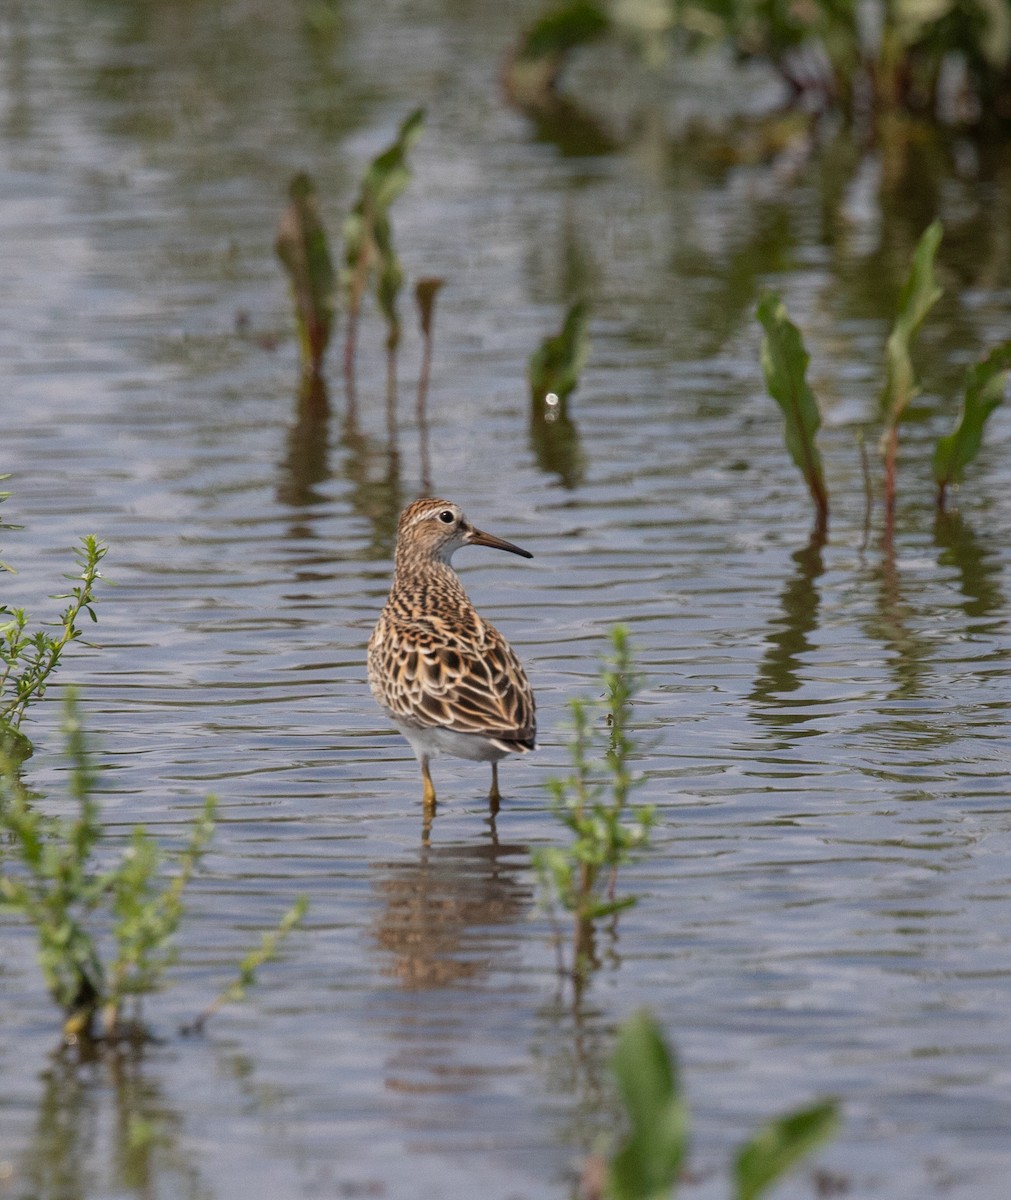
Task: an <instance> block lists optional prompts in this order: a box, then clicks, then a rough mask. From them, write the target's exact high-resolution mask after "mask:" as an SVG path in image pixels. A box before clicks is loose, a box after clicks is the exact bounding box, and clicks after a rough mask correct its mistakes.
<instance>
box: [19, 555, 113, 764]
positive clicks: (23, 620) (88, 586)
mask: <svg viewBox="0 0 1011 1200" xmlns="http://www.w3.org/2000/svg"><path fill="white" fill-rule="evenodd" d="M107 550H108V547H107V546H105V545H103V544H102V543H101V542H100V541H99V540H98V539H97V538H96V537H94V536H92V535H89V536H88V537H85V538H82V539H81V545H80V547H79V548H78V549H77V550H76V551H75V555H74V556H75V558H76V559H77V566H78V568H79V571H78V573H77V574H75V575H68V576H67V578H68V579H71V580H73V581H74V582H75V584H76V586H75V587H73V588H71V590H70V591H69V592H65V593H61V594H60V595H58V596H55V597H54V599H57V600H67V601H68V604H67V606H66V608H65V609H64V610H63V612H62V614H61V615H60V618H59V620H58V621H57V622H56V629H57V632H56V633H54V634H50V633H47V632H46V631H45V630H44V629H38V630H34V631H33V630H30V629H29V616H28V614H27V613H26V612H25V610H24V609H23V608H8V606H7V605H5V604H4V605H0V619H2V618H6V621H5V623H4V624H2V625H0V735H2V736H5V737H6V738H7V739H8V742H9V743H10V745H9V746H8V751H9V752H10V751H11V750H12V749H16V751H17V753H18V754H20V756H21V757H22V758H24V757H25V756H26V754H28V753H30V752H31V744H30V743H29V742H28V740H27V738H25V737H24V736H23V735H21V736H20V737H19V736H18V732H17V731H18V729H19V727H20V725H21V722H22V720H23V718H24V716H25V712H26V710H27V709H28V707H29V705H30V704H32V703H33V702H34V701H35V700H40V699H41V698H42V697H43V696H44V695H45V692H46V686H47V684H48V681H49V677H50V676H51V675H52V673H53V672H54V671H55V670H56V668H57V667H58V666H59V664H60V660H61V658H62V656H63V651H64V650H65V649H66V648H67V646H68V645H70V643H71V642H73V641H76V640H77V639H78V638H80V636H81V630H80V628H79V626H78V621H79V620H80V618H81V615H82V614H83V613H87V615H88V616H89V617H90V618H91V620H92V621H96V620H97V619H98V618H97V617H96V616H95V610H94V607H93V605H94V603H95V588H96V586H97V584H98V581H99V580H100V579H101V578H102V574H101V572H100V571H99V564H100V563H101V561H102V559H103V558H104V557H105V554H106V551H107ZM15 744H16V745H15Z"/></svg>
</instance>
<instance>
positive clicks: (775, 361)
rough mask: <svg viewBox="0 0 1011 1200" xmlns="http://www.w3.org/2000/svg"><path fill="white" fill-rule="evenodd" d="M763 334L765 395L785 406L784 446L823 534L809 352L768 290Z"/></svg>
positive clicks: (762, 307)
mask: <svg viewBox="0 0 1011 1200" xmlns="http://www.w3.org/2000/svg"><path fill="white" fill-rule="evenodd" d="M758 319H759V321H761V322H762V326H763V328H764V329H765V336H764V337H763V338H762V371H763V372H764V374H765V385H766V387H767V388H768V389H769V395H770V396H772V398H773V400H775V401H776V403H777V404H778V405H779V407H780V408H781V409H782V410H783V421H784V434H785V437H786V448H787V450H788V451H789V452H790V457H791V458H792V459H793V461H794V463H795V464H796V466H797V468H798V470H799V471H800V473H801V474H802V475H803V476H804V481H805V483H806V484H807V487H808V491H809V492H810V493H811V499H812V500H813V501H814V507H815V514H816V515H815V528H816V531H817V532H818V534H819V535H820V536H821V537H824V535H825V530H826V529H827V527H828V486H827V484H826V483H825V471H824V468H823V467H822V462H821V454H820V453H819V452H818V446H817V443H816V441H815V438H816V436H817V433H818V430H819V428H820V427H821V413H820V412H819V411H818V401H817V400H816V399H815V397H814V393H813V392H812V391H811V388H810V387H809V386H808V382H807V367H808V363H809V361H810V357H809V355H808V353H807V350H806V349H805V348H804V339H803V338H802V337H801V333H800V330H799V329H798V328H797V326H796V325H794V323H793V322H792V321H791V320H790V318H789V317H788V316H787V312H786V307H785V306H784V304H783V302H782V300H780V298H779V297H778V296H775V295H773V294H772V293H771V292H767V293H766V294H765V295H764V296H763V297H762V298H761V300H759V302H758Z"/></svg>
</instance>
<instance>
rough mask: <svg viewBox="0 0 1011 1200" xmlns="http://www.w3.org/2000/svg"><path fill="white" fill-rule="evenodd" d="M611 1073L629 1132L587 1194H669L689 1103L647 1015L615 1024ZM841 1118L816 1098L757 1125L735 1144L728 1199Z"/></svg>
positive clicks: (792, 1159)
mask: <svg viewBox="0 0 1011 1200" xmlns="http://www.w3.org/2000/svg"><path fill="white" fill-rule="evenodd" d="M613 1068H614V1073H615V1076H616V1078H617V1081H618V1087H619V1090H620V1092H621V1098H622V1100H623V1102H624V1106H625V1112H626V1117H627V1120H628V1126H629V1128H628V1133H627V1135H626V1136H625V1138H624V1140H623V1141H622V1143H621V1145H620V1146H619V1147H618V1149H617V1151H616V1152H615V1153H614V1154H613V1155H612V1156H611V1158H610V1159H609V1160H608V1161H606V1162H600V1161H598V1162H597V1163H595V1164H594V1165H595V1166H596V1168H597V1169H596V1170H595V1171H593V1172H587V1174H588V1175H595V1176H596V1178H597V1181H598V1182H597V1184H596V1186H595V1187H594V1188H593V1189H592V1191H591V1195H590V1196H587V1197H586V1200H591V1198H592V1200H596V1198H597V1197H608V1200H669V1198H670V1197H671V1196H673V1194H674V1190H675V1188H676V1186H677V1182H678V1179H679V1177H680V1175H681V1173H682V1172H683V1170H684V1167H685V1164H686V1162H687V1158H688V1127H689V1113H688V1105H687V1102H686V1100H685V1098H684V1094H683V1092H682V1089H681V1081H680V1078H679V1074H678V1069H677V1063H676V1061H675V1059H674V1056H673V1054H672V1053H671V1051H670V1050H669V1048H668V1047H667V1045H666V1043H665V1041H664V1038H663V1035H662V1033H661V1032H660V1029H659V1027H658V1026H657V1024H656V1022H655V1021H654V1019H653V1017H652V1016H651V1015H650V1014H649V1013H648V1012H646V1011H641V1012H638V1013H636V1014H635V1015H634V1016H632V1017H630V1018H629V1019H628V1020H627V1021H625V1023H624V1024H623V1025H622V1026H621V1029H620V1030H619V1031H618V1042H617V1047H616V1049H615V1052H614V1058H613ZM838 1123H839V1119H838V1111H837V1106H836V1104H835V1102H834V1101H831V1100H827V1101H820V1102H818V1103H817V1104H813V1105H810V1106H808V1107H805V1108H799V1109H796V1110H794V1111H793V1112H790V1113H787V1114H786V1115H785V1116H782V1117H777V1118H775V1119H773V1120H771V1121H769V1122H768V1123H767V1124H765V1125H763V1126H762V1127H761V1128H760V1129H759V1130H758V1131H757V1132H756V1133H755V1134H754V1135H753V1136H752V1137H751V1138H750V1139H749V1140H748V1141H747V1142H746V1143H745V1144H744V1145H743V1146H742V1147H741V1148H740V1150H739V1151H738V1153H737V1154H736V1155H735V1158H734V1165H733V1193H732V1195H733V1198H734V1200H757V1198H758V1197H759V1196H761V1195H762V1194H763V1193H764V1192H766V1191H767V1190H768V1189H769V1188H770V1187H771V1186H772V1185H773V1184H774V1183H776V1182H777V1181H778V1180H779V1179H781V1178H782V1177H783V1175H785V1174H786V1172H787V1171H789V1170H790V1169H791V1168H792V1167H794V1166H796V1164H797V1163H799V1162H800V1161H801V1160H802V1159H804V1158H806V1157H807V1156H808V1155H809V1154H811V1153H812V1151H814V1150H815V1149H817V1147H818V1146H820V1145H821V1144H822V1143H823V1142H825V1141H826V1140H827V1139H828V1138H829V1137H830V1136H831V1135H832V1134H833V1133H834V1132H835V1130H836V1128H837V1126H838Z"/></svg>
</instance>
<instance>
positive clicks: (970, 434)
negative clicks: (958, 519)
mask: <svg viewBox="0 0 1011 1200" xmlns="http://www.w3.org/2000/svg"><path fill="white" fill-rule="evenodd" d="M1009 369H1011V341H1007V342H1002V343H1001V344H1000V345H999V346H996V347H994V349H993V350H991V351H990V353H989V354H988V355H987V356H986V358H984V359H983V361H982V362H978V363H975V364H974V365H973V366H972V367H970V368H969V372H968V375H967V376H966V381H965V398H964V400H963V401H962V413H961V416H960V417H959V419H958V424H957V425H956V426H955V428H954V429H953V430H952V432H951V433H949V434H947V435H946V436H944V437H942V438H939V439H938V442H937V448H936V449H935V451H934V479H935V480H936V482H937V486H938V503H939V504H941V505H942V506H943V504H944V494H945V491H946V489H947V488H948V486H949V485H950V484H953V483H960V482H961V481H962V478H963V476H964V473H965V468H966V467H967V466H968V465H969V463H971V462H972V460H973V459H974V458H975V457H976V455H977V454H978V453H979V450H980V446H981V445H982V444H983V427H984V425H985V424H986V422H987V418H988V417H989V416H990V414H991V413H992V412H993V410H994V409H995V408H996V407H997V406H998V404H1000V403H1001V401H1002V400H1003V399H1004V388H1005V384H1006V383H1007V372H1008V370H1009Z"/></svg>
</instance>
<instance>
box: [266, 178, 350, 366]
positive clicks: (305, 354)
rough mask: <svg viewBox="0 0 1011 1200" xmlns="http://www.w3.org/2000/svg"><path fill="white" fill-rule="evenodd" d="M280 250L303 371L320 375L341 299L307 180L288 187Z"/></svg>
mask: <svg viewBox="0 0 1011 1200" xmlns="http://www.w3.org/2000/svg"><path fill="white" fill-rule="evenodd" d="M275 249H276V251H277V256H278V258H280V260H281V262H282V263H283V265H284V268H285V270H286V271H287V272H288V279H289V281H290V283H291V291H292V296H293V298H294V301H295V318H296V321H297V322H298V340H299V348H300V350H301V354H302V367H303V370H306V371H312V372H314V373H317V374H318V373H319V370H320V368H321V366H322V363H323V355H324V354H325V353H326V348H327V344H328V343H329V341H330V334H331V332H332V330H333V323H334V314H335V311H336V297H335V285H334V269H333V263H332V261H331V259H330V250H329V247H328V245H327V238H326V231H325V230H324V228H323V224H322V222H321V221H320V217H319V202H318V200H317V196H316V188H315V187H314V185H313V182H312V180H311V179H310V178H309V176H308V175H305V174H299V175H296V176H295V177H294V178H293V179H292V181H291V184H290V185H289V187H288V206H287V208H286V209H285V210H284V212H283V213H282V214H281V222H280V225H279V226H278V231H277V241H276V243H275Z"/></svg>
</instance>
